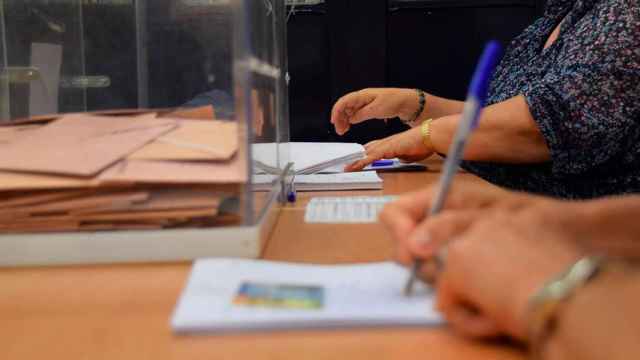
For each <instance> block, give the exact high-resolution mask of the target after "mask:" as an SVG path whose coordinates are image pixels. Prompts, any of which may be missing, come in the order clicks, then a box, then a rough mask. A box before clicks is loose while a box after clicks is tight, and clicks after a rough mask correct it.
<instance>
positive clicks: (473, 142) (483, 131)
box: [431, 96, 550, 163]
mask: <svg viewBox="0 0 640 360" xmlns="http://www.w3.org/2000/svg"><path fill="white" fill-rule="evenodd" d="M460 118H461V115H460V114H457V115H449V116H445V117H441V118H438V119H436V120H434V121H433V122H432V123H431V143H432V145H433V147H434V150H435V151H436V152H438V153H442V154H446V153H447V151H448V149H449V145H450V144H451V141H452V140H453V137H454V135H455V132H456V129H457V127H458V124H459V122H460ZM464 159H465V160H474V161H489V162H503V163H538V162H544V161H548V160H549V159H550V153H549V148H548V147H547V145H546V142H545V140H544V138H543V137H542V134H541V133H540V130H539V129H538V127H537V125H536V123H535V121H534V120H533V117H532V116H531V113H530V112H529V107H528V105H527V103H526V101H525V99H524V97H522V96H517V97H514V98H511V99H509V100H506V101H503V102H500V103H497V104H494V105H491V106H487V107H486V108H484V109H483V111H482V115H481V118H480V121H479V125H478V128H477V129H476V130H475V131H474V132H473V134H472V135H471V137H470V138H469V141H468V143H467V147H466V150H465V154H464Z"/></svg>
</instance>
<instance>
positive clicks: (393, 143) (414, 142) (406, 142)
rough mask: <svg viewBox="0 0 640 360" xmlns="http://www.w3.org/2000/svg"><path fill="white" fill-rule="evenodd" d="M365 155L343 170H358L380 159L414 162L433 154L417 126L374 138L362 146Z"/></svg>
mask: <svg viewBox="0 0 640 360" xmlns="http://www.w3.org/2000/svg"><path fill="white" fill-rule="evenodd" d="M364 149H365V157H364V158H363V159H361V160H358V161H356V162H353V163H351V164H349V165H347V166H345V168H344V170H345V171H360V170H362V169H364V168H365V167H366V166H367V165H369V164H371V163H372V162H374V161H376V160H380V159H393V158H400V159H401V160H403V161H407V162H414V161H418V160H422V159H426V158H428V157H429V156H431V155H432V154H433V149H429V148H427V146H426V145H425V143H424V142H423V140H422V133H421V130H420V128H419V127H414V128H412V129H409V130H406V131H403V132H401V133H398V134H395V135H392V136H389V137H387V138H384V139H380V140H374V141H371V142H370V143H367V144H366V145H365V146H364Z"/></svg>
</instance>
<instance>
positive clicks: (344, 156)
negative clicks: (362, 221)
mask: <svg viewBox="0 0 640 360" xmlns="http://www.w3.org/2000/svg"><path fill="white" fill-rule="evenodd" d="M251 148H252V156H253V161H254V164H255V168H256V171H258V173H260V172H262V173H271V174H275V173H279V172H280V171H281V170H279V169H278V168H279V167H280V168H284V166H285V165H286V163H287V162H293V169H294V171H295V173H296V174H315V173H318V172H322V171H323V170H325V169H327V168H334V167H336V166H340V165H342V167H344V165H345V164H348V163H351V162H353V161H356V160H358V159H361V158H362V157H364V154H365V151H364V147H363V146H362V145H360V144H356V143H320V142H290V143H282V144H274V143H263V144H253V145H252V146H251ZM278 151H279V153H280V154H288V159H283V157H285V156H286V155H284V156H281V157H279V154H278ZM278 162H279V163H278Z"/></svg>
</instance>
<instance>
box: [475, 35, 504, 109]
mask: <svg viewBox="0 0 640 360" xmlns="http://www.w3.org/2000/svg"><path fill="white" fill-rule="evenodd" d="M501 54H502V46H500V43H499V42H497V41H495V40H492V41H489V42H488V43H487V45H485V47H484V50H483V51H482V56H480V61H478V65H477V66H476V70H475V72H474V73H473V78H472V79H471V85H470V86H469V97H471V96H473V97H475V98H476V99H477V100H478V102H479V103H480V104H479V105H480V106H484V105H485V103H486V102H487V93H488V91H489V84H490V83H491V78H492V77H493V70H494V69H495V67H496V65H497V62H498V58H499V57H500V55H501Z"/></svg>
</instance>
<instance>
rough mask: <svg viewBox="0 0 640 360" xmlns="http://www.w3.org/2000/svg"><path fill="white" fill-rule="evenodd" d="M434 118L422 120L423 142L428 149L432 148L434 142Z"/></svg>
mask: <svg viewBox="0 0 640 360" xmlns="http://www.w3.org/2000/svg"><path fill="white" fill-rule="evenodd" d="M432 121H433V119H427V120H425V121H423V122H422V125H420V132H421V133H422V143H423V144H424V146H426V147H427V149H432V148H433V144H432V143H431V122H432Z"/></svg>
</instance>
